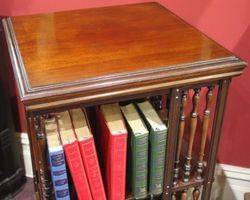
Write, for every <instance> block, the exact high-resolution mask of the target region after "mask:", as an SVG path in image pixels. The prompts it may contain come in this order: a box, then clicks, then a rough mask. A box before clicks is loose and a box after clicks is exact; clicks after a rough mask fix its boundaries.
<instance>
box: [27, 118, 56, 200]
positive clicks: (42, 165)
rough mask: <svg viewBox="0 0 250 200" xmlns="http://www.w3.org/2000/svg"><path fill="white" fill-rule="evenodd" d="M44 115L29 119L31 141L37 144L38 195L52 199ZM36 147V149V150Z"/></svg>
mask: <svg viewBox="0 0 250 200" xmlns="http://www.w3.org/2000/svg"><path fill="white" fill-rule="evenodd" d="M42 124H43V117H41V116H34V117H31V118H30V120H29V126H30V135H31V136H30V137H31V138H32V140H31V142H32V143H33V144H36V148H32V146H33V145H31V148H32V150H33V158H34V159H33V160H34V162H35V163H34V164H35V167H34V169H35V171H34V172H35V181H36V183H35V187H37V190H38V191H39V194H38V195H36V196H37V197H36V198H38V199H43V200H45V199H51V197H52V194H51V181H50V175H49V171H48V166H47V150H46V149H47V147H46V138H45V133H44V130H43V125H42ZM34 142H35V143H34ZM35 149H36V150H35Z"/></svg>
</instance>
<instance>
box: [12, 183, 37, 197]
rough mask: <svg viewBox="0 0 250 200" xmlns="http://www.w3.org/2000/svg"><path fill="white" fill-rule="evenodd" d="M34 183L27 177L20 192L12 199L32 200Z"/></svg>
mask: <svg viewBox="0 0 250 200" xmlns="http://www.w3.org/2000/svg"><path fill="white" fill-rule="evenodd" d="M34 199H35V198H34V185H33V179H32V178H27V182H26V183H25V185H24V186H23V187H22V189H21V190H20V192H18V193H17V195H16V196H15V197H14V200H34Z"/></svg>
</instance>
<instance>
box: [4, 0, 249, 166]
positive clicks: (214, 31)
mask: <svg viewBox="0 0 250 200" xmlns="http://www.w3.org/2000/svg"><path fill="white" fill-rule="evenodd" d="M136 2H145V1H143V0H134V1H132V0H116V1H115V0H91V1H84V0H70V1H68V0H53V1H51V0H0V15H6V16H7V15H23V14H32V13H40V12H52V11H59V10H71V9H80V8H85V7H98V6H108V5H114V4H115V5H117V4H128V3H136ZM159 2H160V3H161V4H162V5H164V6H166V7H167V8H168V9H170V10H171V11H173V12H174V13H176V14H178V15H179V16H180V17H182V18H183V19H184V20H186V21H187V22H188V23H190V24H192V25H193V26H195V27H196V28H198V29H199V30H201V31H202V32H203V33H205V34H206V35H208V36H209V37H211V38H213V39H214V40H216V41H217V42H218V43H220V44H221V45H223V46H224V47H226V48H227V49H229V50H230V51H232V52H234V53H235V54H236V55H238V56H239V57H241V58H243V59H244V60H246V61H247V62H248V63H249V62H250V26H249V25H250V10H249V8H250V1H249V0H230V1H228V0H202V1H201V0H189V1H186V0H159ZM249 99H250V70H249V69H246V70H245V72H244V74H243V76H241V77H239V78H236V79H235V80H234V81H233V83H232V86H231V89H230V93H229V99H228V106H227V112H226V117H225V123H224V127H223V136H222V140H221V145H220V149H219V156H218V159H219V161H220V162H222V163H227V164H232V165H237V166H243V167H250V159H249V155H250V137H249V136H248V135H249V134H250V132H249V130H250V128H249V127H248V123H249V122H250V100H249Z"/></svg>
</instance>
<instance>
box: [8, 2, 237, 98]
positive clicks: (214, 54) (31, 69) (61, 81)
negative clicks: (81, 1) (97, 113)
mask: <svg viewBox="0 0 250 200" xmlns="http://www.w3.org/2000/svg"><path fill="white" fill-rule="evenodd" d="M4 23H6V27H7V28H6V27H5V31H6V30H7V31H6V32H9V35H10V37H11V39H10V41H9V43H10V44H9V46H10V45H12V46H13V49H14V51H13V52H14V53H13V54H15V55H14V58H16V59H17V62H18V66H17V68H19V69H17V70H16V71H17V72H16V74H17V75H18V73H20V74H21V76H20V77H18V78H19V79H20V80H19V82H22V83H21V87H23V88H24V89H23V95H21V97H23V99H25V95H27V94H31V93H32V92H33V93H34V91H36V94H38V93H39V92H41V91H42V90H43V91H44V92H45V90H50V89H51V88H60V87H61V86H62V85H63V86H70V87H71V86H72V85H74V84H76V85H78V86H79V85H81V84H80V83H86V81H88V82H89V83H90V84H91V83H92V81H96V80H97V79H98V80H99V81H100V80H106V79H109V78H112V77H116V78H117V77H118V80H117V82H116V83H115V84H119V74H121V75H122V76H121V77H123V78H124V77H126V75H127V76H129V75H130V74H131V75H133V73H135V74H136V75H138V73H140V72H141V73H142V74H143V73H146V74H147V72H150V70H158V69H161V68H162V69H163V68H164V70H168V71H169V70H170V71H171V70H172V69H174V70H178V66H180V70H181V69H182V67H183V65H185V64H186V65H185V66H190V63H191V65H192V63H198V64H195V67H196V68H198V70H199V63H200V64H201V65H204V62H208V63H210V62H211V63H210V64H212V65H214V66H216V62H217V60H219V61H221V59H222V61H223V62H224V61H225V62H227V61H228V60H229V61H230V62H231V61H233V62H238V60H237V59H236V58H235V57H232V56H233V55H232V54H231V53H230V52H229V51H227V50H226V49H224V48H223V47H221V46H220V45H218V44H216V43H215V42H214V41H213V40H211V39H209V38H208V37H206V36H205V35H204V34H202V33H200V32H199V31H198V30H196V29H194V28H193V27H191V26H190V25H188V24H186V23H185V22H184V21H182V20H181V19H180V18H178V17H176V16H175V15H174V14H173V13H171V12H169V11H168V10H167V9H166V8H164V7H163V6H161V5H159V4H157V3H143V4H134V5H123V6H113V7H104V8H92V9H86V10H77V11H66V12H59V13H50V14H39V15H32V16H18V17H12V18H11V19H7V20H6V21H5V22H4ZM7 35H8V34H7ZM10 50H11V49H10ZM203 67H204V66H203ZM190 69H191V68H190ZM200 69H202V70H204V68H202V67H201V68H200ZM192 70H193V68H192ZM213 70H214V69H213ZM185 73H187V72H185ZM190 73H191V71H190ZM199 73H200V72H199ZM150 76H151V79H152V75H150ZM98 77H101V78H98ZM109 80H110V79H109ZM122 80H123V79H122ZM133 81H134V82H136V80H133ZM109 83H110V82H109ZM96 84H99V85H102V86H103V85H105V84H108V83H103V82H102V83H101V82H98V83H96ZM79 87H80V86H79ZM78 89H79V88H78ZM85 89H86V87H85ZM75 90H77V89H76V88H75ZM79 90H80V89H79ZM77 91H78V90H77ZM61 93H63V92H61ZM48 96H51V95H48ZM43 97H46V95H43Z"/></svg>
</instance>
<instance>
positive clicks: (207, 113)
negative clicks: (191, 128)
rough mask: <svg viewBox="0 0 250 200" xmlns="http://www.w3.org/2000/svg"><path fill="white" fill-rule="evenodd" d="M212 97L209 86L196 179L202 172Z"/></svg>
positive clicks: (211, 89)
mask: <svg viewBox="0 0 250 200" xmlns="http://www.w3.org/2000/svg"><path fill="white" fill-rule="evenodd" d="M212 98H213V87H212V86H211V87H208V91H207V95H206V108H205V110H204V118H203V124H202V133H201V146H200V152H199V160H198V163H197V176H196V179H198V180H200V179H201V175H202V172H203V158H204V151H205V146H206V140H207V132H208V128H209V122H210V113H211V105H212Z"/></svg>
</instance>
